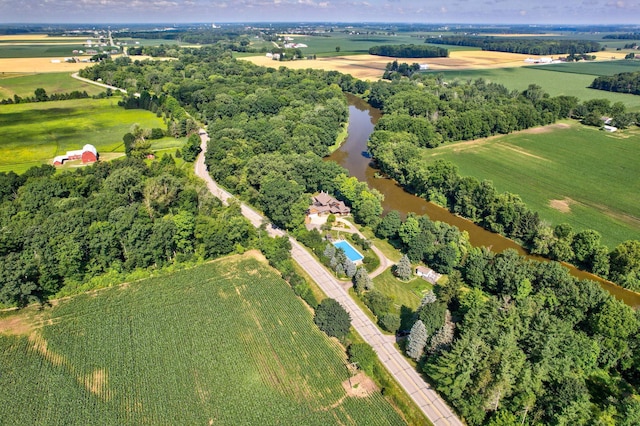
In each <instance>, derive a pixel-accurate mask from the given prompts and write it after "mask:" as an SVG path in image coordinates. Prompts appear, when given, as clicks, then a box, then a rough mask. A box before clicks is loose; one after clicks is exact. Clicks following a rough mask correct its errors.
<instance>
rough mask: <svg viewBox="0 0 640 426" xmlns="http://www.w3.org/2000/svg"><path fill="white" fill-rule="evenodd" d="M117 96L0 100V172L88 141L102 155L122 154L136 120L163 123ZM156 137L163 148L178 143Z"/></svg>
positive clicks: (144, 123)
mask: <svg viewBox="0 0 640 426" xmlns="http://www.w3.org/2000/svg"><path fill="white" fill-rule="evenodd" d="M118 99H119V98H110V99H77V100H67V101H53V102H38V103H27V104H14V105H3V106H2V107H0V128H1V129H2V136H3V143H2V146H0V171H9V170H13V171H15V172H17V173H20V172H24V171H25V170H27V169H28V168H29V167H31V166H34V165H40V164H43V163H50V162H51V160H52V159H53V157H55V156H56V155H60V154H64V153H65V152H66V151H67V150H73V149H80V148H81V147H82V146H83V145H84V144H87V143H90V144H93V145H94V146H95V147H96V148H97V149H98V152H99V153H101V154H107V153H124V146H123V143H122V137H123V135H124V134H125V133H127V132H128V131H129V130H130V128H131V126H132V125H133V124H134V123H138V124H139V125H140V126H141V127H143V128H154V127H159V128H163V129H164V128H165V127H166V126H165V124H164V122H163V120H162V119H161V118H158V117H156V115H155V114H153V113H151V112H149V111H145V110H125V109H123V108H122V107H119V106H118V105H117V103H118ZM154 142H155V143H157V144H158V145H159V146H161V148H163V149H167V148H170V147H171V146H176V147H177V146H181V144H182V143H181V142H180V141H178V140H175V139H173V138H165V139H160V140H158V141H154ZM170 145H171V146H170ZM153 148H154V147H153V146H152V149H153Z"/></svg>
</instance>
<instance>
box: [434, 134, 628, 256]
mask: <svg viewBox="0 0 640 426" xmlns="http://www.w3.org/2000/svg"><path fill="white" fill-rule="evenodd" d="M639 138H640V130H638V129H637V128H634V129H633V130H626V131H624V132H622V133H613V134H611V133H606V132H603V131H601V130H598V129H596V128H594V127H587V126H583V125H581V124H579V123H576V122H566V123H561V124H558V125H554V126H549V127H546V128H538V129H531V130H529V131H523V132H519V133H514V134H511V135H506V136H498V137H494V138H488V139H483V140H478V141H471V142H460V143H455V144H450V145H445V146H442V147H439V148H436V149H434V150H430V151H429V152H428V154H427V155H428V156H429V157H431V158H435V157H437V158H445V159H447V160H450V161H453V162H454V163H455V164H457V165H458V167H459V168H460V172H461V174H462V175H465V176H469V175H470V176H476V177H477V178H478V179H488V180H491V181H493V182H494V184H495V186H496V188H497V189H498V190H499V191H500V192H502V191H509V192H513V193H516V194H519V195H520V196H521V197H522V199H523V200H524V202H525V203H526V204H527V205H528V206H529V207H530V208H531V209H533V210H534V211H537V212H539V213H540V215H541V218H542V219H543V220H545V221H547V222H549V223H551V224H552V225H555V224H558V223H563V222H566V223H570V224H571V225H573V227H574V228H575V229H577V230H582V229H595V230H596V231H598V232H599V233H600V234H601V235H602V240H603V242H604V243H605V244H606V245H608V246H609V248H613V247H615V246H616V245H617V244H619V243H621V242H623V241H626V240H629V239H635V240H638V239H640V205H639V204H638V194H640V161H639V160H640V154H639V153H640V151H638V139H639Z"/></svg>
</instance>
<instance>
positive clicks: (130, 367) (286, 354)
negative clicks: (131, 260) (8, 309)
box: [0, 256, 404, 425]
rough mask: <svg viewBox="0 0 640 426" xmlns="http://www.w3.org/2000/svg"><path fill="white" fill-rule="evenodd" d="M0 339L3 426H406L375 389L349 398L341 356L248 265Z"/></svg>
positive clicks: (118, 296) (257, 266) (133, 287)
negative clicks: (32, 425)
mask: <svg viewBox="0 0 640 426" xmlns="http://www.w3.org/2000/svg"><path fill="white" fill-rule="evenodd" d="M12 320H13V322H11V321H12ZM10 322H11V324H9V323H10ZM3 327H4V329H5V332H6V330H7V329H9V330H10V332H11V333H13V334H9V335H7V334H0V388H1V389H2V392H0V405H1V406H2V407H3V416H2V421H3V422H4V423H7V424H78V425H83V424H95V423H96V422H98V423H100V424H149V425H151V424H154V425H155V424H192V425H206V424H216V425H258V424H259V425H275V424H305V425H327V424H363V425H364V424H366V425H399V424H404V422H403V421H402V419H401V417H400V416H399V415H398V414H397V413H396V412H395V411H394V409H393V408H392V407H391V405H390V404H389V403H388V402H387V401H386V400H385V397H384V396H382V394H381V393H380V392H379V391H377V392H373V393H372V394H370V395H369V396H366V397H360V398H356V397H352V396H348V395H347V393H346V391H345V389H344V388H343V385H342V382H344V381H346V380H347V379H348V372H347V369H346V367H345V359H344V352H343V350H342V348H341V347H340V346H339V345H338V344H337V342H336V341H335V340H333V339H330V338H328V337H327V336H326V335H324V333H322V332H321V331H320V330H319V329H318V328H317V327H316V326H315V325H314V324H313V319H312V314H311V312H310V311H309V310H308V309H307V308H306V307H305V306H304V304H303V302H302V301H300V300H299V299H298V298H297V297H295V295H294V294H293V292H292V290H291V288H290V287H289V285H288V284H287V283H286V282H284V281H283V280H282V279H281V278H280V277H279V276H278V274H277V273H275V272H274V271H273V270H272V269H271V268H269V267H268V266H266V264H264V263H262V262H259V261H258V260H255V259H253V258H250V257H248V256H244V257H238V256H236V257H231V258H226V259H223V260H221V261H218V262H214V263H210V264H207V265H204V266H201V267H198V268H194V269H191V270H186V271H180V272H177V273H175V274H173V275H171V276H168V277H164V278H155V279H151V280H146V281H140V282H136V283H132V284H129V285H125V286H122V287H114V288H109V289H106V290H103V291H99V292H93V293H89V294H84V295H80V296H76V297H74V298H71V299H67V300H63V301H60V302H59V303H58V304H56V305H55V307H53V308H48V309H45V310H44V311H42V312H40V311H36V310H33V311H28V312H25V313H23V314H21V316H20V317H19V319H18V320H15V318H5V319H4V321H3V319H0V329H2V328H3ZM98 419H99V420H98Z"/></svg>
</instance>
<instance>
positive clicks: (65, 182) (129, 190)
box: [0, 157, 253, 306]
mask: <svg viewBox="0 0 640 426" xmlns="http://www.w3.org/2000/svg"><path fill="white" fill-rule="evenodd" d="M0 191H1V192H0V222H2V224H3V226H2V232H1V233H0V257H1V260H0V283H2V287H1V288H0V302H2V303H4V304H7V305H13V304H15V305H18V306H24V305H26V304H28V303H31V302H36V301H39V302H43V301H45V300H46V299H47V298H48V297H49V296H51V295H53V294H55V293H56V292H57V291H58V290H60V289H61V288H62V287H63V286H65V285H67V286H70V287H74V286H81V285H82V284H83V283H85V282H87V281H89V280H91V279H92V278H94V277H100V276H103V275H107V276H109V275H111V276H115V277H118V276H126V275H125V274H126V273H128V272H131V271H134V270H136V269H139V268H142V269H144V268H156V269H157V268H162V267H166V266H169V265H173V264H178V263H184V262H190V261H197V260H198V259H200V260H201V259H210V258H213V257H217V256H221V255H224V254H228V253H231V252H233V251H234V250H236V248H237V245H244V246H246V245H247V243H248V241H249V238H250V237H251V236H252V235H253V227H252V226H251V224H250V223H249V222H248V221H247V220H246V219H245V218H244V217H243V216H242V215H241V214H240V209H239V207H238V206H232V207H222V206H221V204H220V202H219V201H218V200H217V199H215V198H214V197H213V196H211V195H210V194H209V193H208V191H207V190H206V189H205V188H204V187H203V185H202V184H201V182H199V181H193V179H190V178H189V177H188V173H187V172H185V171H184V170H181V169H178V168H176V166H175V164H174V160H173V159H172V158H171V157H164V158H163V159H161V160H159V161H156V162H154V163H153V164H152V165H151V166H150V167H149V166H146V165H145V163H144V162H142V161H140V160H135V159H127V160H124V161H114V162H108V163H102V162H100V163H97V164H95V165H93V166H89V167H85V168H80V169H76V170H74V171H65V172H62V173H56V170H55V168H54V167H53V166H48V165H45V166H41V167H34V168H31V169H30V170H28V171H27V172H26V173H25V174H23V175H20V176H18V175H16V174H14V173H13V172H9V173H1V174H0Z"/></svg>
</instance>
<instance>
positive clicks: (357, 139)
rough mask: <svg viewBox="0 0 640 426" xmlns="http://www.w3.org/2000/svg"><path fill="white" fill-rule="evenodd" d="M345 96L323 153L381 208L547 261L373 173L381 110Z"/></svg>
mask: <svg viewBox="0 0 640 426" xmlns="http://www.w3.org/2000/svg"><path fill="white" fill-rule="evenodd" d="M347 100H348V102H349V128H348V131H349V136H348V137H347V140H346V141H345V142H344V143H343V144H342V146H340V148H338V149H337V150H336V151H334V152H333V154H331V155H330V156H329V157H327V159H328V160H331V161H335V162H336V163H338V164H340V165H341V166H342V167H344V168H345V169H347V170H349V173H350V174H351V176H355V177H356V178H358V179H359V180H361V181H363V182H366V183H367V185H369V187H370V188H375V189H377V190H378V191H380V192H381V193H382V194H384V202H383V203H382V207H383V208H384V211H385V212H388V211H389V210H397V211H399V212H400V214H402V215H406V214H407V213H409V212H413V213H416V214H418V215H423V214H426V215H428V216H429V217H430V218H431V219H432V220H438V221H441V222H446V223H448V224H450V225H454V226H457V227H458V228H459V229H460V230H464V231H467V233H468V234H469V241H470V242H471V244H472V245H474V246H486V247H489V248H490V249H491V250H493V251H495V252H501V251H504V250H506V249H508V248H512V249H515V250H517V251H518V252H519V253H520V254H522V255H523V256H527V257H528V258H530V259H534V260H538V261H548V260H547V259H545V258H542V257H540V256H534V255H530V254H529V253H527V252H526V250H525V249H524V248H522V247H521V246H520V245H518V244H517V243H515V242H514V241H512V240H510V239H508V238H505V237H503V236H502V235H500V234H496V233H493V232H489V231H487V230H486V229H484V228H482V227H480V226H478V225H476V224H474V223H473V222H471V221H469V220H466V219H464V218H462V217H460V216H456V215H454V214H452V213H450V212H449V211H448V210H447V209H445V208H442V207H440V206H438V205H437V204H434V203H430V202H428V201H426V200H424V199H423V198H420V197H416V196H415V195H413V194H410V193H408V192H406V191H405V190H404V189H403V188H402V187H401V186H400V185H398V184H397V183H396V182H395V181H394V180H392V179H386V178H380V177H378V178H377V177H375V176H376V172H377V170H376V169H374V168H373V167H371V165H370V162H371V159H370V158H369V156H368V154H367V141H368V140H369V135H370V134H371V132H373V128H374V126H375V123H376V122H377V121H378V119H379V118H380V116H381V115H382V113H381V111H380V110H379V109H376V108H373V107H372V106H370V105H369V104H368V103H366V102H365V101H363V100H362V99H360V98H358V97H356V96H353V95H350V94H347ZM565 266H566V267H567V268H569V270H570V272H571V274H573V275H574V276H576V277H578V278H580V279H589V280H593V281H596V282H597V283H598V284H600V286H601V287H602V288H604V289H605V290H607V291H608V292H610V293H611V294H612V295H614V296H615V297H616V298H618V299H620V300H622V301H623V302H625V303H626V304H627V305H629V306H632V307H634V308H638V307H640V294H639V293H635V292H633V291H630V290H627V289H624V288H622V287H620V286H618V285H616V284H614V283H612V282H610V281H606V280H603V279H602V278H600V277H598V276H596V275H593V274H590V273H588V272H585V271H581V270H579V269H577V268H575V267H573V266H571V265H565Z"/></svg>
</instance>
